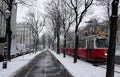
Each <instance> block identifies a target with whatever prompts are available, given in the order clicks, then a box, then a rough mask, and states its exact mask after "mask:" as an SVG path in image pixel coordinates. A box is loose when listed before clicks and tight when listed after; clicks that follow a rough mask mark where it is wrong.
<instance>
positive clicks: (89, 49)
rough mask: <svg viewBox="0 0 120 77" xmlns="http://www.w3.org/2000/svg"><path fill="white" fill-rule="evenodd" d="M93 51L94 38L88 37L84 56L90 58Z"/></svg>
mask: <svg viewBox="0 0 120 77" xmlns="http://www.w3.org/2000/svg"><path fill="white" fill-rule="evenodd" d="M93 51H94V40H93V39H88V40H87V51H86V57H87V58H92V52H93Z"/></svg>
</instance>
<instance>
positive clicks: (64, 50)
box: [63, 33, 66, 58]
mask: <svg viewBox="0 0 120 77" xmlns="http://www.w3.org/2000/svg"><path fill="white" fill-rule="evenodd" d="M63 57H64V58H65V57H66V33H65V35H64V49H63Z"/></svg>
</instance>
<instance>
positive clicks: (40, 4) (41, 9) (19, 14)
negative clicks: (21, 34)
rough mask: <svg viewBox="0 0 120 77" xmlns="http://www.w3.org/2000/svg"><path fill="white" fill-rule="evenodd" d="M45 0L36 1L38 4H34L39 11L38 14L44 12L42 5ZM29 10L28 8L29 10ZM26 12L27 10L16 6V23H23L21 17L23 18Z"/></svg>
mask: <svg viewBox="0 0 120 77" xmlns="http://www.w3.org/2000/svg"><path fill="white" fill-rule="evenodd" d="M45 1H46V0H38V2H36V5H37V7H36V8H38V9H39V11H40V12H42V13H43V12H44V3H45ZM29 9H30V8H29ZM27 11H28V8H27V7H25V6H21V5H18V9H17V22H23V21H24V20H23V17H25V15H26V13H27Z"/></svg>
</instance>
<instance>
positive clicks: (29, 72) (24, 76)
mask: <svg viewBox="0 0 120 77" xmlns="http://www.w3.org/2000/svg"><path fill="white" fill-rule="evenodd" d="M34 67H35V65H33V66H32V67H31V69H30V70H29V71H28V72H27V73H26V74H25V76H24V77H27V76H28V74H29V73H30V72H31V70H32V69H33V68H34Z"/></svg>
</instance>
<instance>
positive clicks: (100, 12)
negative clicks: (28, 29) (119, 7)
mask: <svg viewBox="0 0 120 77" xmlns="http://www.w3.org/2000/svg"><path fill="white" fill-rule="evenodd" d="M45 1H48V0H38V2H37V8H39V11H40V12H42V13H44V8H45V6H44V5H45ZM27 11H28V9H27V8H26V7H23V6H18V11H17V22H22V21H24V20H23V17H25V15H26V12H27ZM104 12H105V9H104V7H103V6H101V7H98V6H97V7H92V13H91V14H90V15H86V17H84V20H83V22H85V21H89V19H90V18H92V17H97V18H100V19H101V20H102V19H105V16H104V15H105V14H104Z"/></svg>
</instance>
